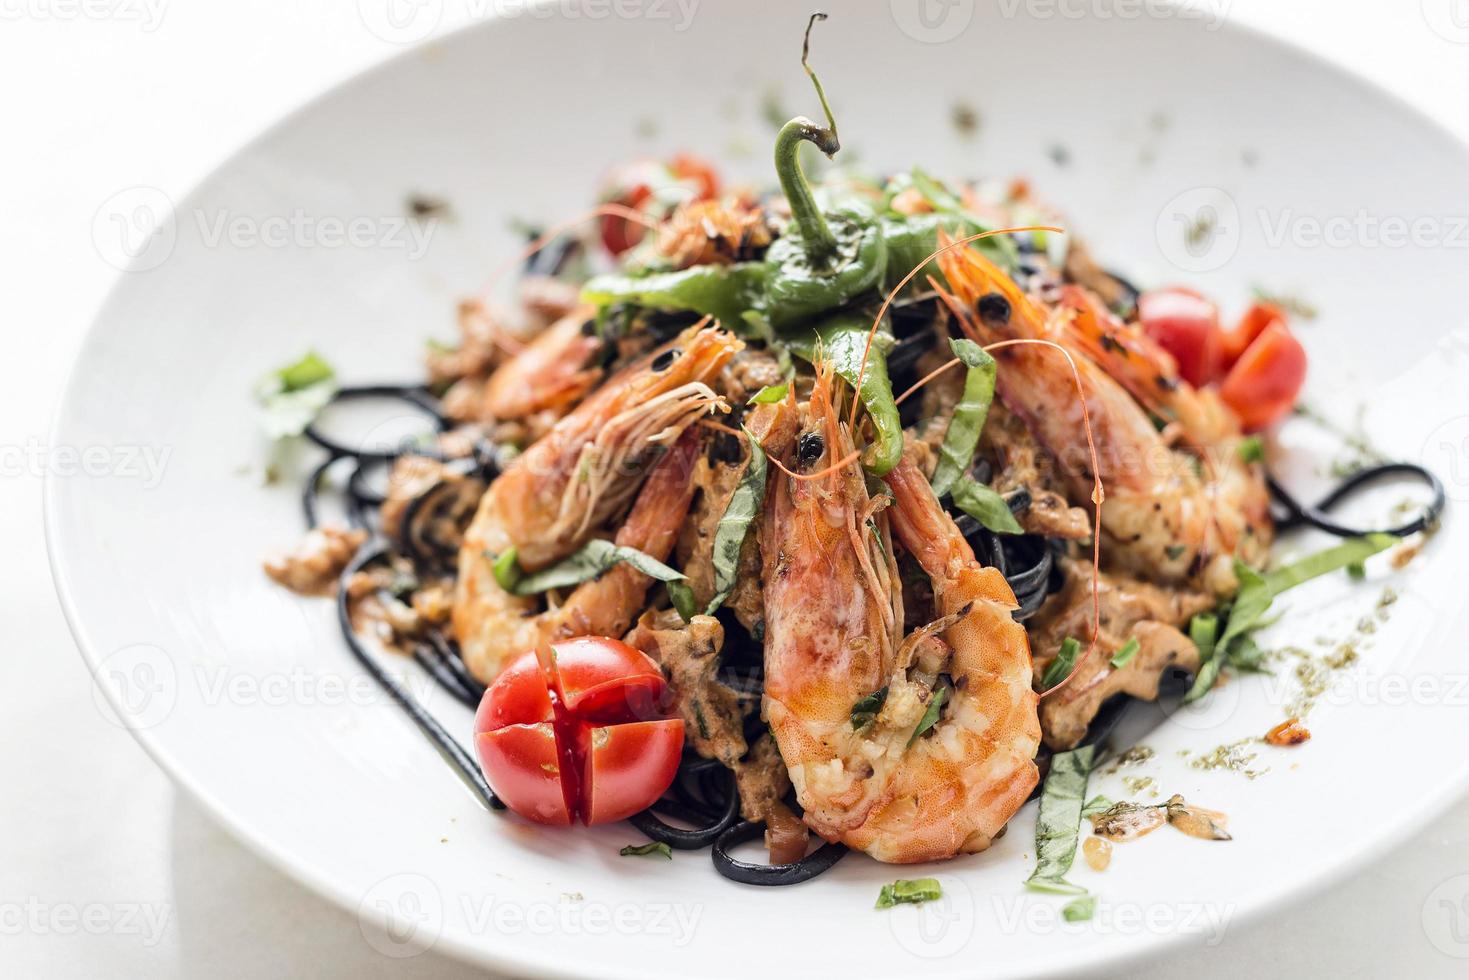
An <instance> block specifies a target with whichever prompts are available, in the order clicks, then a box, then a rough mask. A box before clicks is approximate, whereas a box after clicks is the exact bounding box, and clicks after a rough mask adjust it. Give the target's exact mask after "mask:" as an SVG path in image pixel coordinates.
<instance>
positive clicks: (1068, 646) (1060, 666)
mask: <svg viewBox="0 0 1469 980" xmlns="http://www.w3.org/2000/svg"><path fill="white" fill-rule="evenodd" d="M1079 653H1081V643H1080V642H1078V641H1077V639H1076V638H1075V637H1072V636H1068V637H1067V638H1066V639H1064V640H1062V641H1061V649H1060V650H1059V651H1057V653H1056V656H1055V659H1053V660H1052V661H1051V662H1050V664H1048V665H1047V666H1046V672H1045V674H1044V675H1043V676H1042V677H1041V690H1043V691H1049V690H1050V689H1051V688H1053V687H1055V686H1056V685H1057V684H1059V683H1061V682H1062V681H1064V680H1065V679H1066V678H1068V677H1070V676H1071V670H1072V668H1073V667H1075V666H1076V657H1077V655H1078V654H1079Z"/></svg>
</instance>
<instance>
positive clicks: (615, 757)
mask: <svg viewBox="0 0 1469 980" xmlns="http://www.w3.org/2000/svg"><path fill="white" fill-rule="evenodd" d="M683 735H684V732H683V719H681V718H669V719H666V720H664V721H639V722H633V723H632V724H625V725H608V726H606V727H602V728H593V729H591V730H590V731H589V732H588V733H587V737H588V742H589V746H588V751H587V755H586V759H587V765H586V775H585V776H584V778H583V780H582V784H583V785H584V786H585V787H586V790H585V793H584V794H583V798H582V804H581V814H582V819H583V820H584V821H585V822H586V823H587V824H588V825H589V826H590V825H594V824H599V823H615V822H617V821H618V820H626V819H627V818H628V817H630V816H632V815H633V814H634V813H638V812H640V811H642V810H646V809H647V808H648V806H649V805H650V804H651V803H652V802H653V801H654V800H656V799H657V798H658V797H659V796H662V795H663V790H665V789H667V788H668V787H669V785H670V784H672V783H673V777H674V775H675V774H676V773H677V772H678V763H679V760H680V758H681V757H682V756H683ZM651 786H656V787H658V792H657V793H656V794H654V795H653V796H652V797H651V798H650V797H649V795H648V787H651Z"/></svg>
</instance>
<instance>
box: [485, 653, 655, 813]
mask: <svg viewBox="0 0 1469 980" xmlns="http://www.w3.org/2000/svg"><path fill="white" fill-rule="evenodd" d="M551 652H552V654H553V656H552V658H551V659H550V662H549V663H546V664H542V663H541V662H540V661H539V660H538V658H537V657H536V654H535V653H534V652H531V653H526V654H524V655H522V656H521V657H519V658H517V659H516V660H515V661H514V662H513V663H512V664H511V665H510V666H509V667H508V668H506V669H505V671H504V672H503V673H501V674H500V676H499V677H498V678H496V679H495V682H494V683H493V684H491V685H490V687H489V689H488V690H486V691H485V695H484V698H483V699H482V700H481V701H480V705H479V710H478V711H477V712H476V713H475V720H474V732H475V748H476V749H477V751H478V752H479V759H480V766H481V767H482V768H483V769H484V772H485V778H487V779H488V780H489V782H490V786H491V787H492V788H493V789H494V791H495V793H496V794H497V795H498V796H499V797H500V798H501V799H502V800H504V801H505V805H506V806H508V807H510V809H512V810H514V811H515V812H516V813H518V814H520V815H521V816H523V817H526V818H528V819H530V820H535V821H537V822H538V823H545V824H553V825H558V826H567V825H569V824H570V823H572V821H573V820H575V819H579V820H581V821H582V822H583V823H587V824H598V823H610V822H613V821H616V820H623V819H626V818H627V817H630V816H632V815H633V814H635V813H637V812H639V811H640V810H644V809H646V808H647V807H648V806H649V805H650V804H652V803H653V802H654V801H655V800H657V799H658V797H660V796H662V795H663V793H664V791H665V790H667V789H668V787H669V785H670V784H672V782H673V777H674V775H675V773H676V772H677V771H678V763H679V758H680V756H681V755H682V752H683V742H684V729H683V721H682V720H681V719H678V718H668V717H666V714H667V712H666V711H665V710H664V701H665V699H666V697H667V693H668V687H667V683H666V682H665V681H664V679H663V674H662V672H661V671H659V669H658V666H657V664H655V663H653V661H651V660H649V659H648V658H647V657H646V656H644V655H643V654H642V653H640V652H639V651H637V650H635V649H633V648H632V647H630V646H628V645H627V644H625V643H622V642H619V641H618V640H612V639H608V638H606V637H600V636H584V637H581V638H579V639H575V640H567V641H565V642H562V643H557V644H555V645H553V646H552V647H551Z"/></svg>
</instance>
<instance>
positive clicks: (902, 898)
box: [873, 878, 944, 909]
mask: <svg viewBox="0 0 1469 980" xmlns="http://www.w3.org/2000/svg"><path fill="white" fill-rule="evenodd" d="M943 897H944V890H943V888H942V887H941V886H940V885H939V882H938V879H937V878H912V879H908V878H899V879H898V880H897V881H895V882H893V883H892V884H891V885H883V886H882V890H881V891H880V892H878V893H877V904H876V905H875V906H873V907H874V908H879V909H890V908H892V907H893V906H894V905H900V904H911V905H917V904H918V903H920V902H932V901H935V900H937V899H940V898H943Z"/></svg>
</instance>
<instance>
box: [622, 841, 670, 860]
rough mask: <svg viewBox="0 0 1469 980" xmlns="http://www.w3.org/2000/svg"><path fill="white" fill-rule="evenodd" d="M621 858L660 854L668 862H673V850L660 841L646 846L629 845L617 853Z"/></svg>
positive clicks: (650, 842)
mask: <svg viewBox="0 0 1469 980" xmlns="http://www.w3.org/2000/svg"><path fill="white" fill-rule="evenodd" d="M617 853H618V854H620V855H622V856H623V857H643V856H645V855H649V854H661V855H663V856H664V857H666V858H668V860H670V861H672V860H673V848H671V847H669V846H668V845H667V844H665V843H664V842H663V841H661V840H654V841H649V842H648V843H646V844H629V845H627V846H626V847H624V848H623V849H622V850H620V851H618V852H617Z"/></svg>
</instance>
